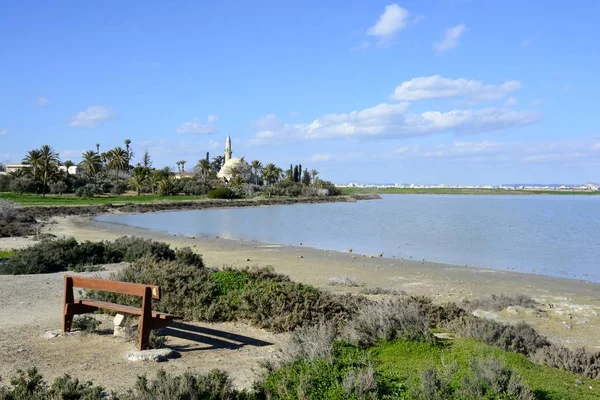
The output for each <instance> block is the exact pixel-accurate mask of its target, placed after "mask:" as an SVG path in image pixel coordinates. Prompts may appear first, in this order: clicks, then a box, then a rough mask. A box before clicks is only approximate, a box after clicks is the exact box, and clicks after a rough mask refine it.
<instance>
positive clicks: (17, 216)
mask: <svg viewBox="0 0 600 400" xmlns="http://www.w3.org/2000/svg"><path fill="white" fill-rule="evenodd" d="M36 225H37V221H36V220H35V218H34V217H33V216H32V215H31V214H30V212H29V210H27V209H25V208H23V207H20V206H18V205H16V204H15V203H13V202H11V201H7V200H3V199H0V237H12V236H27V235H31V234H33V233H35V226H36Z"/></svg>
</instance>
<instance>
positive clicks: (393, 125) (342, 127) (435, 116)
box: [252, 103, 541, 144]
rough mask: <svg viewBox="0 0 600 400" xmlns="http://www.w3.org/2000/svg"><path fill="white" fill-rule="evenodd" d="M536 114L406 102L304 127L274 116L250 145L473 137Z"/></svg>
mask: <svg viewBox="0 0 600 400" xmlns="http://www.w3.org/2000/svg"><path fill="white" fill-rule="evenodd" d="M540 118H541V114H540V113H539V112H536V111H515V110H509V109H505V108H485V109H478V110H475V109H466V110H452V111H447V112H440V111H427V112H423V113H420V114H418V113H414V112H410V111H408V104H407V103H399V104H385V103H383V104H379V105H377V106H375V107H372V108H367V109H364V110H361V111H353V112H350V113H346V114H329V115H325V116H323V117H321V118H318V119H315V120H314V121H312V122H311V123H306V124H288V123H286V122H284V121H282V120H279V119H277V118H276V117H275V116H274V115H268V116H266V117H264V118H261V119H260V120H259V121H257V122H256V123H255V124H254V128H255V130H256V131H257V132H256V134H255V136H254V138H253V140H252V142H253V143H255V144H256V143H265V142H269V141H286V140H300V139H332V138H343V139H367V138H371V139H374V138H377V139H380V138H385V137H393V138H402V137H415V136H426V135H433V134H437V133H445V132H454V133H456V134H476V133H483V132H491V131H500V130H504V129H509V128H515V127H520V126H525V125H529V124H533V123H536V122H538V121H539V120H540Z"/></svg>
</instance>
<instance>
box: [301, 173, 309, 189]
mask: <svg viewBox="0 0 600 400" xmlns="http://www.w3.org/2000/svg"><path fill="white" fill-rule="evenodd" d="M302 184H303V185H306V186H310V173H309V172H308V170H306V169H305V170H304V172H303V173H302Z"/></svg>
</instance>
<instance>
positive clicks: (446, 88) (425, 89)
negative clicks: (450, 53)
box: [390, 75, 523, 102]
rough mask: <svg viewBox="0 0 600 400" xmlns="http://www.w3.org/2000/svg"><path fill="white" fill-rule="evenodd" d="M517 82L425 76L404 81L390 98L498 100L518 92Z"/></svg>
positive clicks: (519, 86)
mask: <svg viewBox="0 0 600 400" xmlns="http://www.w3.org/2000/svg"><path fill="white" fill-rule="evenodd" d="M522 86H523V85H522V84H521V82H519V81H506V82H504V83H503V84H501V85H485V84H483V82H481V81H475V80H468V79H463V78H460V79H450V78H444V77H442V76H440V75H433V76H425V77H420V78H414V79H411V80H410V81H404V82H402V83H401V84H400V85H398V86H396V89H395V90H394V93H393V94H392V95H391V96H390V98H391V99H392V100H396V101H417V100H425V99H436V98H448V97H459V98H465V99H467V100H469V101H471V102H479V101H492V100H499V99H502V98H505V97H506V96H508V95H509V94H510V93H511V92H514V91H515V90H518V89H520V88H521V87H522Z"/></svg>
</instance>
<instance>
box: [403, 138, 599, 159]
mask: <svg viewBox="0 0 600 400" xmlns="http://www.w3.org/2000/svg"><path fill="white" fill-rule="evenodd" d="M598 151H600V143H596V144H593V142H591V141H589V140H570V141H569V140H563V141H554V142H552V141H551V142H505V143H502V142H490V141H481V142H459V141H457V142H453V143H444V144H438V145H433V146H422V145H409V146H400V147H397V148H396V149H395V150H394V151H393V155H392V157H396V158H412V159H417V158H424V159H427V158H430V159H434V158H437V159H457V160H459V161H470V162H492V161H505V162H523V163H543V162H551V163H556V162H572V161H577V160H586V159H592V160H596V159H598Z"/></svg>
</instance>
